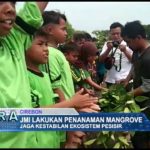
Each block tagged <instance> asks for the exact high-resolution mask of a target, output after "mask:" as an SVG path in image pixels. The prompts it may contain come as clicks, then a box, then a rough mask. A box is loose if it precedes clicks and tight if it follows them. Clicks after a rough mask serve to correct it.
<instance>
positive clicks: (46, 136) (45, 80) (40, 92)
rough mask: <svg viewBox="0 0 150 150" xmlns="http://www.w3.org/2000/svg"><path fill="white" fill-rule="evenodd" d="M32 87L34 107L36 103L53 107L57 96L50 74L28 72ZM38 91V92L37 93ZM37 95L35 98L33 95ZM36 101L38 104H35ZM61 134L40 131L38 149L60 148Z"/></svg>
mask: <svg viewBox="0 0 150 150" xmlns="http://www.w3.org/2000/svg"><path fill="white" fill-rule="evenodd" d="M28 77H29V81H30V87H31V89H32V91H34V92H33V93H32V98H33V105H34V106H35V103H36V104H37V105H38V106H39V107H40V106H47V105H53V104H54V103H55V102H54V99H55V95H54V93H53V90H52V87H51V83H50V80H49V77H48V74H47V73H45V72H41V74H37V73H35V72H34V71H31V70H29V71H28ZM35 91H36V92H35ZM34 93H35V97H36V98H34V96H33V94H34ZM35 99H36V100H37V102H35ZM59 138H60V137H59V132H56V131H40V132H36V139H37V143H38V148H60V141H59V140H60V139H59Z"/></svg>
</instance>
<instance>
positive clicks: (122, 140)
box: [118, 136, 129, 146]
mask: <svg viewBox="0 0 150 150" xmlns="http://www.w3.org/2000/svg"><path fill="white" fill-rule="evenodd" d="M118 139H119V140H120V142H122V143H123V144H125V145H127V146H129V143H128V141H127V139H126V138H125V137H123V136H119V138H118Z"/></svg>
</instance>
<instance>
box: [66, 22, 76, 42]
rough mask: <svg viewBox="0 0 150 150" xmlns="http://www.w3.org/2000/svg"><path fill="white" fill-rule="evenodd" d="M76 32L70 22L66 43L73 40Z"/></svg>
mask: <svg viewBox="0 0 150 150" xmlns="http://www.w3.org/2000/svg"><path fill="white" fill-rule="evenodd" d="M74 32H75V30H74V28H73V27H72V25H71V24H70V23H69V22H67V38H66V41H70V40H71V39H72V37H73V33H74Z"/></svg>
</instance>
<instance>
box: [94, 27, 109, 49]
mask: <svg viewBox="0 0 150 150" xmlns="http://www.w3.org/2000/svg"><path fill="white" fill-rule="evenodd" d="M92 33H93V34H94V35H95V37H96V39H97V42H96V44H97V48H98V49H102V47H103V45H104V43H105V42H106V41H107V38H108V30H102V31H98V30H97V31H93V32H92Z"/></svg>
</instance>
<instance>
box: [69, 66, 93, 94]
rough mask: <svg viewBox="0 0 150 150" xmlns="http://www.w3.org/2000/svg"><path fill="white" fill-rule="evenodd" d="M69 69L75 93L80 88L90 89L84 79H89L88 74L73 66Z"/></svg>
mask: <svg viewBox="0 0 150 150" xmlns="http://www.w3.org/2000/svg"><path fill="white" fill-rule="evenodd" d="M70 67H71V74H72V78H73V82H74V87H75V89H76V91H78V90H79V89H80V88H88V89H89V88H90V85H89V84H87V83H86V82H85V79H86V78H88V77H90V73H89V72H88V71H87V70H84V69H82V68H77V67H75V66H73V65H71V66H70Z"/></svg>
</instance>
